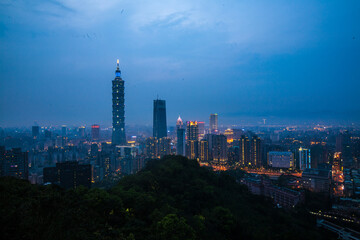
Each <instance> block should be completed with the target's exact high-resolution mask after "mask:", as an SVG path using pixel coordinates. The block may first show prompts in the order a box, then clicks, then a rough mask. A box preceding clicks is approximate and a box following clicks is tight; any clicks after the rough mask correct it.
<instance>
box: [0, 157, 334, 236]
mask: <svg viewBox="0 0 360 240" xmlns="http://www.w3.org/2000/svg"><path fill="white" fill-rule="evenodd" d="M0 192H1V201H0V211H1V212H0V215H1V222H0V226H1V227H0V228H1V233H2V236H3V239H164V240H165V239H166V240H170V239H301V240H303V239H328V237H329V236H327V234H326V233H324V232H320V230H319V229H317V228H316V227H315V222H314V219H312V218H311V217H310V216H308V215H303V214H302V215H300V214H297V213H295V212H286V211H284V210H281V209H277V208H274V207H273V205H272V204H271V202H270V201H268V200H267V199H264V198H263V197H260V196H255V195H252V194H250V193H249V192H248V191H247V189H246V188H245V187H244V186H242V185H239V184H238V183H236V181H235V180H234V178H233V177H232V176H230V175H228V174H226V173H214V172H212V171H210V170H208V169H206V168H201V167H200V166H199V165H198V163H197V162H196V161H193V160H188V159H187V158H184V157H180V156H169V157H165V158H163V159H162V160H153V161H150V162H149V163H148V164H147V167H146V168H145V169H144V170H142V171H141V172H139V173H137V174H134V175H131V176H127V177H124V178H122V179H121V180H120V181H119V183H118V184H117V185H116V186H114V187H112V188H111V189H110V190H102V189H98V188H93V189H90V190H88V189H85V188H78V189H76V190H68V191H65V190H63V189H60V188H59V187H57V186H37V185H31V184H30V183H28V182H26V181H22V180H17V179H13V178H3V179H1V180H0Z"/></svg>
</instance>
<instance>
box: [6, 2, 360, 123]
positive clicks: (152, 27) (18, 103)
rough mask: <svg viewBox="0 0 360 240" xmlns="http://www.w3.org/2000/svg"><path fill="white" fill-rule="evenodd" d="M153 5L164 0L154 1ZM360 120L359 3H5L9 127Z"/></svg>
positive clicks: (7, 118) (7, 117) (7, 114)
mask: <svg viewBox="0 0 360 240" xmlns="http://www.w3.org/2000/svg"><path fill="white" fill-rule="evenodd" d="M154 2H155V3H154ZM117 58H119V59H120V67H121V70H122V77H123V79H124V80H125V82H126V90H125V97H126V99H125V102H126V110H125V111H126V123H127V124H128V123H134V124H152V104H153V99H155V98H156V97H157V95H159V97H160V98H162V99H165V100H166V103H167V117H168V124H169V125H174V124H175V122H176V119H177V117H178V115H179V114H180V115H181V116H182V118H183V119H185V120H202V121H206V122H208V117H209V114H210V113H213V112H216V113H218V114H219V121H220V122H221V123H226V124H236V123H245V122H253V123H257V122H259V121H261V119H262V118H267V119H269V121H270V122H271V123H277V122H281V121H290V122H296V121H303V120H304V121H305V120H316V121H321V120H323V121H325V120H326V121H328V120H329V121H345V122H351V121H353V122H360V101H359V100H360V1H357V0H354V1H332V0H326V1H306V0H302V1H289V0H284V1H276V0H275V1H268V0H266V1H238V0H234V1H218V0H216V1H215V0H214V1H209V0H206V1H201V0H200V1H185V0H175V1H168V0H166V1H165V0H164V1H134V0H132V1H115V0H107V1H104V0H87V1H85V0H77V1H72V0H50V1H40V0H31V1H25V0H16V1H15V0H0V101H1V102H0V126H2V127H10V126H22V125H26V126H29V125H32V124H33V123H34V121H36V122H38V123H39V124H40V125H49V124H53V125H57V124H68V125H71V124H92V123H100V124H101V125H102V126H109V125H111V80H112V79H113V78H114V71H115V68H116V59H117Z"/></svg>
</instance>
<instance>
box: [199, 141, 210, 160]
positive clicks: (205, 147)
mask: <svg viewBox="0 0 360 240" xmlns="http://www.w3.org/2000/svg"><path fill="white" fill-rule="evenodd" d="M199 160H200V161H201V162H206V161H208V160H209V142H208V141H207V140H205V139H202V140H201V141H200V143H199Z"/></svg>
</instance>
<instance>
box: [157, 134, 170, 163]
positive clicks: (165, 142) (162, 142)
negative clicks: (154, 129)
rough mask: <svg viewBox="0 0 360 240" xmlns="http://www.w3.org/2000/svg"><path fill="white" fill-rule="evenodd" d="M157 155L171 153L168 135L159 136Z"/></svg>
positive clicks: (161, 155)
mask: <svg viewBox="0 0 360 240" xmlns="http://www.w3.org/2000/svg"><path fill="white" fill-rule="evenodd" d="M158 151H159V153H158V155H159V156H158V157H160V158H162V157H164V156H166V155H170V154H171V139H170V138H168V137H163V138H159V140H158Z"/></svg>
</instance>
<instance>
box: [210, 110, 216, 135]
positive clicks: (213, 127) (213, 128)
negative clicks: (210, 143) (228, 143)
mask: <svg viewBox="0 0 360 240" xmlns="http://www.w3.org/2000/svg"><path fill="white" fill-rule="evenodd" d="M217 132H218V115H217V113H215V114H214V113H212V114H210V133H211V134H216V133H217Z"/></svg>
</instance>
